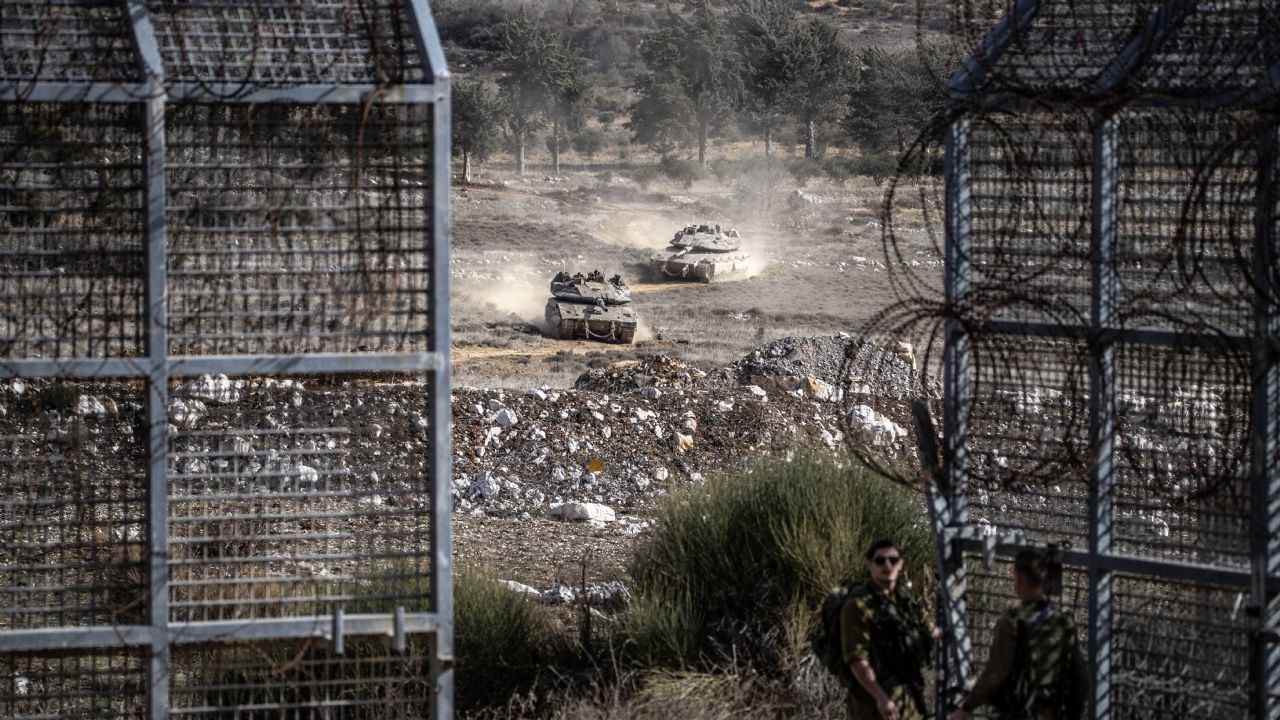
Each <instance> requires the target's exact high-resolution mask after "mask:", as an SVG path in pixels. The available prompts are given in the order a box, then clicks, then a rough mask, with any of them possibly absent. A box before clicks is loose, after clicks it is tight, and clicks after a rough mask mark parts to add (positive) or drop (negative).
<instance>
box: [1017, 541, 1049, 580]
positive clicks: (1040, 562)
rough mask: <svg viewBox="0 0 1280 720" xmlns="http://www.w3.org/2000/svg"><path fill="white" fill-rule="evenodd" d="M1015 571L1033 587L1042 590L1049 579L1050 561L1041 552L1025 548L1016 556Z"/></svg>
mask: <svg viewBox="0 0 1280 720" xmlns="http://www.w3.org/2000/svg"><path fill="white" fill-rule="evenodd" d="M1013 571H1014V572H1015V573H1017V574H1019V575H1021V576H1022V579H1023V580H1025V581H1027V583H1028V584H1030V585H1031V586H1032V587H1037V588H1042V587H1044V584H1045V582H1046V581H1047V580H1048V579H1049V560H1048V559H1047V558H1046V557H1045V556H1044V553H1042V552H1040V551H1039V550H1033V549H1031V548H1025V549H1023V550H1019V551H1018V554H1017V555H1016V556H1014V558H1013Z"/></svg>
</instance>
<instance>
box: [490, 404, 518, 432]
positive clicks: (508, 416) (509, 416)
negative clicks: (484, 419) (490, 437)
mask: <svg viewBox="0 0 1280 720" xmlns="http://www.w3.org/2000/svg"><path fill="white" fill-rule="evenodd" d="M493 421H494V422H495V423H497V424H498V427H504V428H508V427H511V426H512V425H515V424H516V423H517V422H520V418H519V416H517V415H516V411H515V410H512V409H510V408H502V409H501V410H499V411H498V414H497V415H495V416H494V417H493Z"/></svg>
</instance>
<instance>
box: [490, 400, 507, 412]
mask: <svg viewBox="0 0 1280 720" xmlns="http://www.w3.org/2000/svg"><path fill="white" fill-rule="evenodd" d="M505 407H506V404H505V403H503V402H502V401H501V400H498V399H497V398H495V399H493V400H490V401H489V412H498V411H499V410H501V409H503V408H505Z"/></svg>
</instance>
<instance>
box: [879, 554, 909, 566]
mask: <svg viewBox="0 0 1280 720" xmlns="http://www.w3.org/2000/svg"><path fill="white" fill-rule="evenodd" d="M901 560H902V558H900V557H898V556H897V555H877V556H875V559H874V562H875V564H877V565H884V564H886V563H887V564H889V565H890V566H893V565H897V564H898V562H899V561H901Z"/></svg>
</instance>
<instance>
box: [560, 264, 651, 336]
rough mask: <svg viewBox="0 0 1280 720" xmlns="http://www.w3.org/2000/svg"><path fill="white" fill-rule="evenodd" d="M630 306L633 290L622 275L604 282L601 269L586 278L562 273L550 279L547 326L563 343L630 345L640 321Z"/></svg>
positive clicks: (581, 275) (577, 274)
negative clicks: (590, 341)
mask: <svg viewBox="0 0 1280 720" xmlns="http://www.w3.org/2000/svg"><path fill="white" fill-rule="evenodd" d="M630 303H631V288H629V287H627V284H626V283H625V282H623V281H622V277H621V276H619V275H614V276H613V277H611V278H609V279H608V280H605V279H604V273H602V272H600V271H599V270H593V271H592V272H591V273H590V274H588V275H586V276H584V275H583V274H582V273H576V274H574V275H570V274H569V273H567V272H564V271H561V272H559V273H556V276H555V277H554V278H552V280H551V297H550V298H549V299H548V300H547V308H546V317H547V327H548V328H550V330H551V334H552V335H554V336H555V337H557V338H560V339H561V340H568V339H571V338H581V339H584V340H598V341H600V342H614V343H629V342H631V341H632V340H633V339H634V338H635V336H636V324H637V322H638V321H637V319H636V311H635V309H633V308H632V307H631V306H630Z"/></svg>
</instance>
